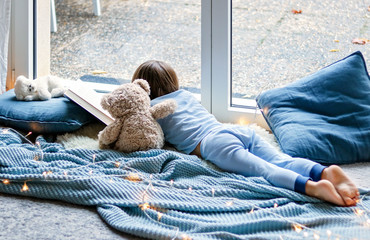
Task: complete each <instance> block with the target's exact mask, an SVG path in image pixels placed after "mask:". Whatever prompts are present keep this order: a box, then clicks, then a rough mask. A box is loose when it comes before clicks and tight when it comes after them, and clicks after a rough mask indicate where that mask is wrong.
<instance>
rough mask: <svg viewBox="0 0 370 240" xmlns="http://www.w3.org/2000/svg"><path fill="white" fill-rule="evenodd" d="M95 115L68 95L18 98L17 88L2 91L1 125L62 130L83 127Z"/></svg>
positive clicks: (37, 130)
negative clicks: (32, 98)
mask: <svg viewBox="0 0 370 240" xmlns="http://www.w3.org/2000/svg"><path fill="white" fill-rule="evenodd" d="M93 120H94V117H93V116H92V115H90V114H89V113H88V112H86V111H85V110H83V109H82V108H81V107H80V106H78V105H77V104H75V103H73V102H71V101H69V100H68V99H67V98H64V97H60V98H52V99H50V100H47V101H30V102H26V101H17V99H16V98H15V94H14V89H13V90H10V91H7V92H5V93H4V94H2V95H0V125H1V126H6V127H11V128H15V129H19V130H22V131H26V132H29V131H31V132H34V133H62V132H71V131H74V130H77V129H79V128H80V127H82V126H83V125H84V124H86V123H89V122H91V121H93Z"/></svg>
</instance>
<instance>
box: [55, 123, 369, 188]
mask: <svg viewBox="0 0 370 240" xmlns="http://www.w3.org/2000/svg"><path fill="white" fill-rule="evenodd" d="M104 127H105V125H103V124H100V123H94V124H89V125H87V126H84V127H83V128H81V129H79V130H78V131H76V132H73V133H66V134H64V135H59V136H58V137H57V142H59V143H61V144H63V146H64V147H65V148H66V149H70V148H87V149H99V143H98V138H97V135H98V133H99V131H101V130H102V129H103V128H104ZM248 127H250V128H253V129H254V130H255V131H256V133H257V134H258V135H260V136H261V137H263V138H264V139H265V140H266V141H267V142H269V143H270V144H271V145H273V146H274V147H275V148H276V149H278V150H279V151H280V148H279V145H278V143H277V141H276V139H275V137H274V135H273V134H271V133H270V132H269V131H267V130H266V129H264V128H262V127H259V126H257V125H256V124H251V125H249V126H248ZM341 167H342V168H343V170H344V171H345V172H346V173H347V174H348V175H349V176H350V177H351V179H352V180H353V181H354V182H355V183H356V184H357V186H358V187H361V188H367V189H370V174H369V173H370V162H366V163H354V164H347V165H342V166H341Z"/></svg>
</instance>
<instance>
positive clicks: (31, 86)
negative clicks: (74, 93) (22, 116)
mask: <svg viewBox="0 0 370 240" xmlns="http://www.w3.org/2000/svg"><path fill="white" fill-rule="evenodd" d="M65 90H66V89H65V87H64V86H63V84H62V79H61V78H59V77H56V76H45V77H39V78H37V79H35V80H32V79H28V78H26V77H25V76H19V77H18V78H17V80H16V81H15V86H14V93H15V96H16V98H17V99H18V100H24V101H32V100H49V99H50V98H54V97H61V96H63V94H64V92H65Z"/></svg>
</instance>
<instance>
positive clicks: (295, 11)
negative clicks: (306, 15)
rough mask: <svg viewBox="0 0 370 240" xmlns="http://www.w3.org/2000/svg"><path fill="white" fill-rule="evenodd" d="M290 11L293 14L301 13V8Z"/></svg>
mask: <svg viewBox="0 0 370 240" xmlns="http://www.w3.org/2000/svg"><path fill="white" fill-rule="evenodd" d="M292 13H293V14H301V13H302V10H295V9H293V10H292Z"/></svg>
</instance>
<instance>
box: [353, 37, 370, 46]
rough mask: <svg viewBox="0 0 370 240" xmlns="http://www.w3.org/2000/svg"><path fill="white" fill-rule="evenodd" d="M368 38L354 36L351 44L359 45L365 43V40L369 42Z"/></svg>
mask: <svg viewBox="0 0 370 240" xmlns="http://www.w3.org/2000/svg"><path fill="white" fill-rule="evenodd" d="M369 41H370V40H369V39H366V38H355V39H353V40H352V43H353V44H359V45H365V44H366V43H367V42H369Z"/></svg>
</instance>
